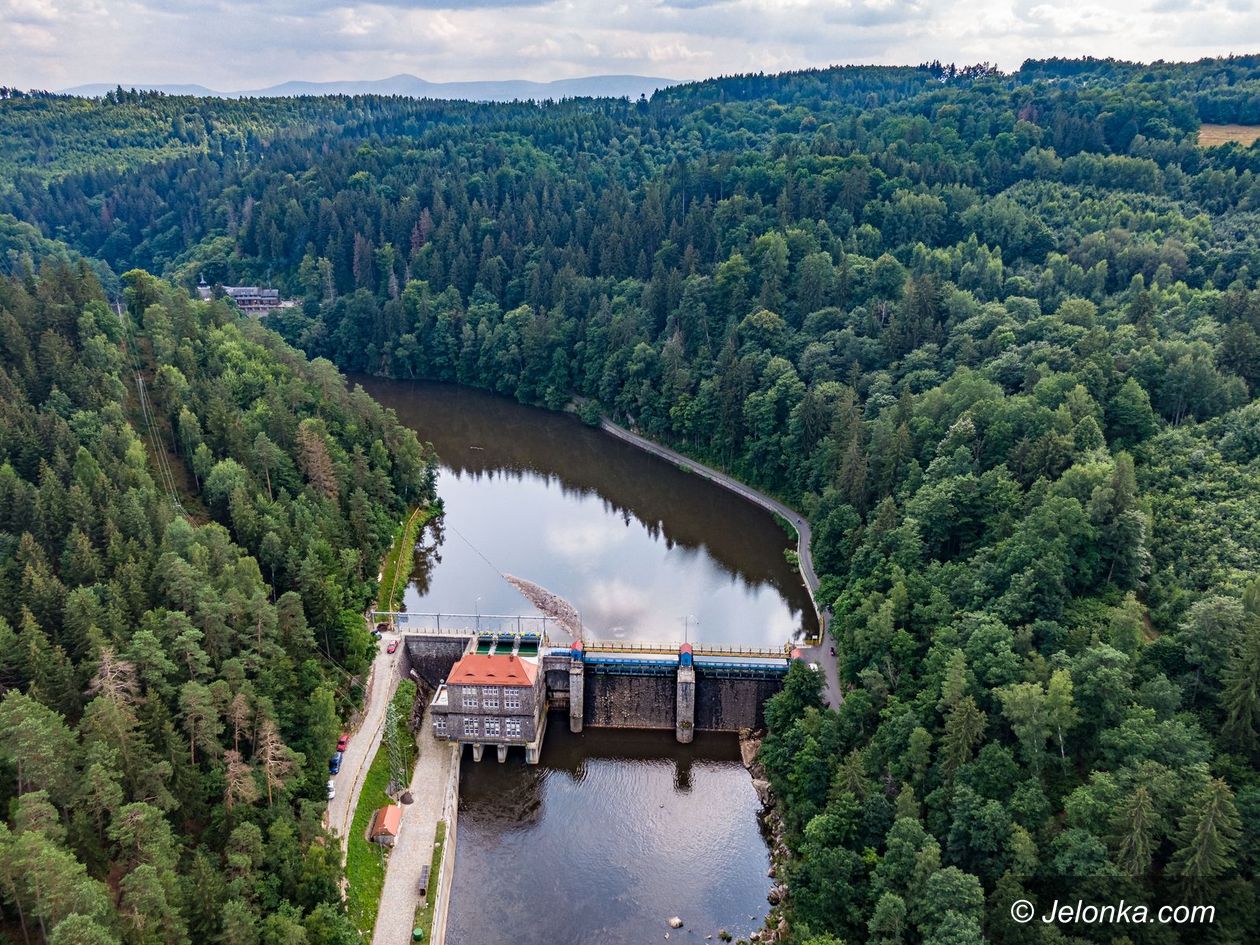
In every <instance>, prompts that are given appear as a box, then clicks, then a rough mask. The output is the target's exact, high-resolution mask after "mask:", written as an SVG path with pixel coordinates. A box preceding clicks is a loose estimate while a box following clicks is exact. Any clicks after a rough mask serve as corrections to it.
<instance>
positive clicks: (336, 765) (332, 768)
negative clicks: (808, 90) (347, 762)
mask: <svg viewBox="0 0 1260 945" xmlns="http://www.w3.org/2000/svg"><path fill="white" fill-rule="evenodd" d="M340 770H341V752H337V754H335V755H333V756H332V758H330V759H329V760H328V773H329V774H336V773H337V772H338V771H340Z"/></svg>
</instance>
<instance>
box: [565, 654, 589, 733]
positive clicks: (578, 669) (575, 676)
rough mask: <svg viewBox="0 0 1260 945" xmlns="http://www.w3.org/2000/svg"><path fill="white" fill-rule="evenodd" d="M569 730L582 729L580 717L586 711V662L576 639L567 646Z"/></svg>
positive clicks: (577, 730) (578, 730) (576, 730)
mask: <svg viewBox="0 0 1260 945" xmlns="http://www.w3.org/2000/svg"><path fill="white" fill-rule="evenodd" d="M569 659H570V662H569V731H570V732H580V731H582V718H583V715H584V714H585V712H586V699H585V693H586V663H585V662H583V652H582V641H581V640H577V641H575V642H574V644H573V646H572V647H570V648H569Z"/></svg>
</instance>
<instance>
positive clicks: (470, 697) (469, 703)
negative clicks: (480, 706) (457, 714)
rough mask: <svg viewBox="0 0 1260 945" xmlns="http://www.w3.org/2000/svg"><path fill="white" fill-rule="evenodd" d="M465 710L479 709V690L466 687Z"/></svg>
mask: <svg viewBox="0 0 1260 945" xmlns="http://www.w3.org/2000/svg"><path fill="white" fill-rule="evenodd" d="M464 708H465V709H475V708H477V690H476V689H474V688H473V687H472V686H465V687H464Z"/></svg>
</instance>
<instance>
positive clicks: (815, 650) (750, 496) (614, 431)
mask: <svg viewBox="0 0 1260 945" xmlns="http://www.w3.org/2000/svg"><path fill="white" fill-rule="evenodd" d="M599 426H600V429H602V430H603V431H604V432H605V433H608V434H611V435H612V436H615V437H617V439H619V440H624V441H625V442H626V443H629V444H631V445H632V446H637V447H638V448H639V449H641V450H644V451H646V452H648V453H651V454H653V455H654V456H658V457H660V458H661V459H663V460H665V461H667V462H670V463H673V464H675V465H676V466H682V467H683V468H685V469H687V470H689V471H691V472H693V473H695V474H696V475H698V476H703V477H704V478H705V479H708V480H709V481H710V482H713V483H715V484H716V485H719V486H721V487H722V488H724V489H728V490H730V491H731V492H734V493H735V494H736V495H738V496H740V497H741V498H743V499H746V500H748V501H749V502H752V503H753V504H755V505H759V506H761V507H762V508H763V509H767V510H768V511H770V512H773V513H775V514H776V515H779V516H782V517H783V518H784V519H786V520H787V521H788V522H790V523H791V524H792V527H793V528H794V529H796V556H797V560H798V561H799V562H800V569H801V577H802V578H803V579H804V581H805V587H806V588H807V589H808V590H809V599H810V600H811V601H813V604H814V613H815V614H816V615H817V617H818V625H819V627H820V628H821V629H822V636H821V640H820V642H819V643H818V645H817V646H811V647H803V648H802V650H801V653H802V655H803V656H804V657H805V659H806V660H807V661H809V662H811V663H817V664H818V668H819V670H820V671H821V672H822V674H823V677H824V679H825V680H826V683H825V685H824V687H823V699H824V700H825V701H826V703H827V705H829V706H831V707H832V708H833V709H834V708H835V707H836V706H838V705H839V704H840V699H841V691H840V671H839V665H838V660H837V659H836V657H835V656H832V646H831V641H830V639H829V637H828V635H827V624H828V622H829V620H828V616H829V615H828V614H827V613H826V611H825V610H824V609H823V608H821V607H819V606H818V598H817V596H816V595H817V594H818V574H817V573H816V572H815V571H814V555H813V552H812V551H811V550H810V540H811V533H810V530H809V520H808V519H806V518H805V516H804V515H801V514H800V513H799V512H797V511H796V510H794V509H792V508H789V507H788V506H786V505H784V504H783V503H782V502H780V501H779V500H778V499H776V498H774V497H773V496H768V495H766V494H765V493H764V492H758V491H757V490H756V489H753V488H752V487H751V486H746V485H744V483H742V482H740V481H739V480H738V479H735V478H733V477H731V476H728V475H727V474H726V473H724V472H719V471H718V470H716V469H713V468H712V467H709V466H705V465H704V464H703V463H698V462H696V461H695V460H694V459H691V458H690V457H687V456H684V455H683V454H682V453H679V452H678V451H677V450H672V449H670V448H669V447H668V446H661V445H660V444H659V443H654V442H653V441H651V440H649V439H647V438H645V437H642V436H640V435H639V434H637V433H634V432H632V431H630V430H627V429H626V428H625V427H623V426H620V425H619V424H616V423H613V422H612V421H611V420H609V419H607V418H601V419H600V421H599Z"/></svg>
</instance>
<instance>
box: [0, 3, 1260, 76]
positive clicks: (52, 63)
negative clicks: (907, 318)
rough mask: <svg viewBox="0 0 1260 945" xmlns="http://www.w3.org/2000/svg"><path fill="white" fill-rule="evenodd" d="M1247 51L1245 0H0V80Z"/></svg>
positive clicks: (1250, 8)
mask: <svg viewBox="0 0 1260 945" xmlns="http://www.w3.org/2000/svg"><path fill="white" fill-rule="evenodd" d="M1229 52H1235V53H1242V52H1260V0H373V2H357V0H0V84H8V85H16V86H19V87H23V88H48V89H60V88H65V87H68V86H72V85H77V84H81V83H86V82H123V83H176V82H195V83H201V84H203V85H208V86H210V87H212V88H216V89H221V90H234V89H242V88H256V87H260V86H265V85H269V84H273V83H277V82H282V81H285V80H289V79H307V80H333V79H375V78H383V77H385V76H388V75H393V74H396V73H400V72H409V73H412V74H415V75H419V76H421V77H423V78H426V79H430V80H436V81H452V80H465V79H482V78H486V79H512V78H521V79H534V80H547V79H556V78H568V77H572V76H580V75H592V74H601V73H637V74H642V75H652V76H662V77H667V78H678V79H688V78H700V77H704V76H710V75H719V74H723V73H730V72H740V71H752V70H765V71H779V70H783V69H791V68H799V67H803V66H816V65H826V64H829V63H852V62H873V63H916V62H920V61H924V60H927V59H935V58H939V59H941V60H944V61H954V62H958V63H970V62H979V61H982V60H986V61H990V62H993V61H996V62H997V63H998V65H1000V66H1002V67H1003V68H1005V69H1014V68H1016V67H1018V65H1019V63H1020V62H1022V61H1023V60H1024V59H1025V58H1026V57H1028V56H1045V55H1055V54H1057V55H1081V54H1089V55H1096V56H1118V57H1122V58H1128V59H1143V60H1150V59H1160V58H1162V59H1190V58H1197V57H1199V56H1207V55H1219V54H1224V53H1229Z"/></svg>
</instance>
